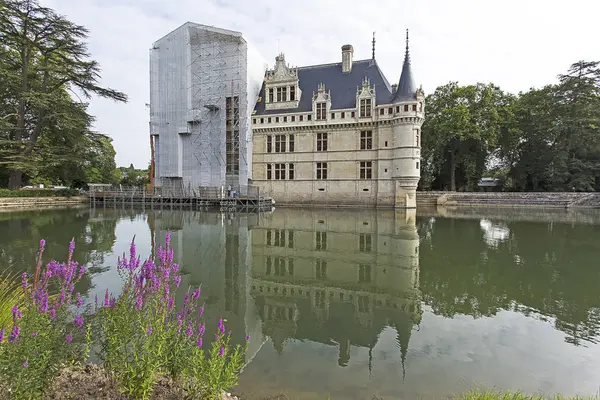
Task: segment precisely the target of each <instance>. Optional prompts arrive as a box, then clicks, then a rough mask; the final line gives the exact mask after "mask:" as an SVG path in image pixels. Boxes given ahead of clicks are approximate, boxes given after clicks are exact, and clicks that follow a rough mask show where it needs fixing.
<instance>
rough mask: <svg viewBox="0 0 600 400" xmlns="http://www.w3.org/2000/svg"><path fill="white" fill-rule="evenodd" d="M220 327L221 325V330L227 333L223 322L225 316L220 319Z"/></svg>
mask: <svg viewBox="0 0 600 400" xmlns="http://www.w3.org/2000/svg"><path fill="white" fill-rule="evenodd" d="M218 327H219V332H221V333H225V324H223V318H220V319H219V324H218Z"/></svg>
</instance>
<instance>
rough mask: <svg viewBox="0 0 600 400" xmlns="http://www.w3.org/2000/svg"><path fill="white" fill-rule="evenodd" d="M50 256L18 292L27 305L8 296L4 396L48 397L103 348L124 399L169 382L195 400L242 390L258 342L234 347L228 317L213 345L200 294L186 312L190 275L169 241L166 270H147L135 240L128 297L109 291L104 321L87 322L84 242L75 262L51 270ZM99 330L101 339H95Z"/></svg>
mask: <svg viewBox="0 0 600 400" xmlns="http://www.w3.org/2000/svg"><path fill="white" fill-rule="evenodd" d="M44 248H45V242H44V241H43V240H42V241H41V243H40V250H39V254H38V258H37V264H36V268H35V273H34V276H33V277H31V278H30V277H28V276H27V274H26V273H23V275H22V281H21V282H20V283H19V285H20V287H19V288H18V289H16V291H15V288H14V287H13V288H12V291H10V293H13V294H11V295H10V296H14V293H19V294H20V295H21V300H19V298H18V296H17V297H14V298H13V297H10V298H9V297H2V300H3V304H4V303H5V301H4V300H6V303H7V304H9V305H10V310H9V316H8V319H9V322H10V324H5V325H3V326H2V328H1V330H0V388H1V389H0V390H4V391H8V392H10V395H11V398H13V399H17V400H19V399H39V398H41V397H42V395H43V394H44V393H45V392H47V391H48V390H50V389H51V388H52V386H53V382H54V381H55V379H56V377H57V376H58V373H59V370H60V369H61V368H65V367H69V366H72V365H74V364H80V363H83V362H85V361H86V360H87V357H88V354H89V352H90V349H91V348H92V346H94V347H99V348H100V349H101V350H100V354H99V355H100V358H101V360H102V361H104V367H105V369H106V370H107V371H108V372H109V373H111V376H113V377H115V378H116V382H117V384H118V386H119V389H120V391H121V392H123V393H124V394H125V395H127V396H129V397H130V398H133V399H136V400H137V399H148V398H149V397H150V394H151V393H152V392H153V390H154V387H155V385H156V384H157V381H158V379H159V378H160V377H161V376H167V377H169V378H171V379H172V380H173V381H174V382H176V384H177V385H178V386H179V387H180V388H182V389H183V391H182V392H183V393H182V394H184V395H185V396H186V397H187V398H191V399H200V398H201V399H206V400H212V399H216V398H218V397H219V396H221V394H222V393H223V392H224V391H225V390H226V389H229V388H231V387H233V386H235V385H236V384H237V381H238V374H239V371H240V369H241V367H242V365H243V357H244V354H245V350H246V346H247V341H248V339H249V338H246V344H245V345H244V346H241V345H237V346H235V347H234V348H232V347H231V346H230V338H231V331H229V332H226V329H225V324H224V321H223V319H221V320H219V323H218V325H217V327H216V334H215V337H214V340H212V344H211V345H210V346H205V345H204V332H205V329H206V325H205V323H204V322H203V321H202V315H203V312H204V306H203V305H199V298H200V289H199V288H198V289H197V290H195V291H194V292H193V293H190V291H189V290H188V292H187V294H186V296H185V300H184V302H183V306H182V307H181V308H180V309H177V308H176V305H175V297H174V295H175V291H176V290H177V288H179V286H180V283H181V275H178V270H179V266H178V265H177V264H175V263H174V262H173V250H171V248H170V235H169V234H167V236H166V246H165V248H160V249H159V250H158V263H155V262H154V261H153V260H151V259H148V260H146V261H145V262H143V263H142V262H141V260H140V258H139V257H138V256H137V255H136V248H135V244H134V243H133V242H132V244H131V248H130V254H129V257H125V256H123V258H122V259H119V262H118V266H117V268H118V271H119V273H120V274H121V276H122V277H123V279H124V288H123V290H122V291H121V293H120V295H119V296H117V297H115V296H114V295H112V294H110V293H109V292H108V291H107V292H106V294H105V298H104V301H103V303H102V304H98V299H96V314H95V316H94V317H93V320H92V321H89V322H88V323H87V324H86V321H85V319H84V314H83V304H84V299H83V298H82V296H81V295H80V294H79V293H74V289H75V285H76V283H77V282H78V281H79V280H80V279H81V278H82V277H83V276H84V275H85V266H79V265H78V263H77V262H75V261H73V260H72V255H73V251H74V249H75V243H74V242H73V241H72V242H71V243H70V246H69V256H68V260H67V261H66V262H65V263H58V262H56V261H50V262H49V263H48V264H47V265H46V266H45V268H43V265H42V255H43V253H44ZM7 293H9V292H8V291H7ZM1 295H2V292H0V296H1ZM92 324H95V325H96V326H97V328H98V329H97V330H94V331H95V332H98V333H99V337H92V329H91V326H92Z"/></svg>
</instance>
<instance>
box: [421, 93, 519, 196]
mask: <svg viewBox="0 0 600 400" xmlns="http://www.w3.org/2000/svg"><path fill="white" fill-rule="evenodd" d="M513 101H514V97H513V96H510V95H507V94H505V93H504V92H503V91H502V90H500V88H498V87H497V86H495V85H493V84H483V83H478V84H476V85H468V86H459V85H458V83H457V82H450V83H448V84H447V85H444V86H440V87H438V88H437V89H436V90H435V92H434V93H433V94H431V95H430V96H429V97H428V99H427V115H426V118H425V122H424V124H423V147H424V149H423V153H424V158H425V160H424V161H425V165H424V168H425V171H426V173H428V174H430V175H432V176H431V177H428V178H429V179H427V178H426V179H425V182H428V181H429V182H430V183H431V185H432V187H434V188H436V189H450V190H451V191H455V190H456V189H457V186H460V187H461V188H463V189H473V188H474V187H475V186H476V184H477V182H478V181H479V179H480V177H481V175H482V173H483V171H484V170H485V166H486V162H487V161H488V158H489V156H490V155H491V153H492V152H493V151H494V150H495V149H496V143H497V141H498V139H499V136H500V133H501V132H502V131H503V130H505V129H507V128H506V124H507V122H508V121H509V120H510V116H511V115H512V113H511V112H510V107H511V106H512V103H513Z"/></svg>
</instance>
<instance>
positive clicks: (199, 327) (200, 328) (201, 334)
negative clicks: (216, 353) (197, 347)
mask: <svg viewBox="0 0 600 400" xmlns="http://www.w3.org/2000/svg"><path fill="white" fill-rule="evenodd" d="M205 329H206V327H205V326H204V324H202V325H200V326H198V335H200V336H203V335H204V330H205Z"/></svg>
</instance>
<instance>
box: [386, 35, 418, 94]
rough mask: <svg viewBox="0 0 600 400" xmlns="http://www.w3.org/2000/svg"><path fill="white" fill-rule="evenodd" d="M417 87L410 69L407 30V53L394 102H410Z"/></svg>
mask: <svg viewBox="0 0 600 400" xmlns="http://www.w3.org/2000/svg"><path fill="white" fill-rule="evenodd" d="M416 92H417V87H416V86H415V81H414V79H413V76H412V71H411V68H410V53H409V52H408V29H407V30H406V53H405V54H404V65H403V66H402V74H400V81H399V82H398V89H397V90H396V93H395V94H394V98H393V99H392V102H393V103H394V102H397V101H403V100H410V99H414V98H415V96H416V95H415V93H416Z"/></svg>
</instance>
